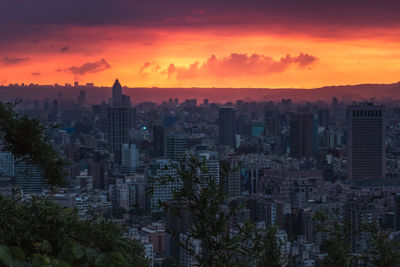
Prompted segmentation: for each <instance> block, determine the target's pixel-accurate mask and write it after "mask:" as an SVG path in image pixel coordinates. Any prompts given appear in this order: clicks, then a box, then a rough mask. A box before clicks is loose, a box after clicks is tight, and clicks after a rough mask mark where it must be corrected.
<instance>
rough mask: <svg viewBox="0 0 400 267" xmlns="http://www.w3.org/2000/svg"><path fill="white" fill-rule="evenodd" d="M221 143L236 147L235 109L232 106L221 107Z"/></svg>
mask: <svg viewBox="0 0 400 267" xmlns="http://www.w3.org/2000/svg"><path fill="white" fill-rule="evenodd" d="M219 143H220V144H221V145H229V146H231V147H232V148H235V145H236V142H235V110H234V109H233V108H232V107H221V108H220V109H219Z"/></svg>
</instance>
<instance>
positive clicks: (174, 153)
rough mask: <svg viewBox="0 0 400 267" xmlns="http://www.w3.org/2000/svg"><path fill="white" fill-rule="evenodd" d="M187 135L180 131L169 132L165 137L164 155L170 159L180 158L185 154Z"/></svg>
mask: <svg viewBox="0 0 400 267" xmlns="http://www.w3.org/2000/svg"><path fill="white" fill-rule="evenodd" d="M186 150H187V136H186V135H185V134H180V133H169V134H167V136H166V137H165V156H166V157H167V158H168V159H170V160H180V159H183V158H184V157H185V155H186Z"/></svg>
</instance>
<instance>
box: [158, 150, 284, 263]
mask: <svg viewBox="0 0 400 267" xmlns="http://www.w3.org/2000/svg"><path fill="white" fill-rule="evenodd" d="M169 168H175V169H176V173H177V175H176V176H172V175H169V176H164V177H161V178H157V179H155V180H154V181H153V184H157V185H163V184H166V183H169V182H177V180H179V182H181V183H182V185H183V186H182V187H178V189H176V190H175V191H174V192H173V196H174V197H173V200H171V201H167V202H163V203H160V205H162V206H163V207H164V208H165V210H166V211H167V212H170V213H172V214H173V215H174V216H176V217H177V218H180V219H182V220H188V221H190V226H189V227H188V228H187V229H186V230H185V232H184V233H179V232H172V235H173V236H174V237H175V239H176V240H178V241H179V243H180V247H181V249H182V250H184V251H185V252H186V253H187V254H188V255H190V257H191V258H192V259H193V261H194V262H196V263H197V264H198V265H199V266H284V258H285V257H284V255H283V253H282V249H281V248H282V246H281V245H282V244H281V243H280V241H279V240H278V239H277V238H276V230H277V229H276V228H275V227H271V228H267V229H266V230H263V229H257V227H256V226H255V225H254V224H252V223H251V222H250V221H249V220H246V221H244V222H236V220H235V215H236V213H237V212H240V210H241V209H242V206H240V207H235V205H229V203H228V202H227V196H226V195H225V194H224V191H223V188H224V187H223V183H220V182H219V181H217V180H215V178H214V177H213V176H212V175H211V174H210V172H209V168H208V167H207V164H206V162H205V160H201V159H199V158H196V157H195V156H189V157H188V158H185V159H184V160H182V161H181V162H180V163H179V164H178V165H171V166H170V167H169ZM227 171H228V168H227V167H226V168H225V171H224V173H227ZM185 216H186V217H187V218H183V217H185Z"/></svg>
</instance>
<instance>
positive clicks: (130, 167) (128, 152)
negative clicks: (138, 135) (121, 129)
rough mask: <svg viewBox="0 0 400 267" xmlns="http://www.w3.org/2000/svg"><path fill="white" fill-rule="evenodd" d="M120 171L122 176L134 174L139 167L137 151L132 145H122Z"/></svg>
mask: <svg viewBox="0 0 400 267" xmlns="http://www.w3.org/2000/svg"><path fill="white" fill-rule="evenodd" d="M121 152H122V158H121V159H122V164H121V171H122V173H124V174H134V173H135V172H136V168H137V167H138V166H139V150H138V149H137V148H136V145H134V144H122V151H121Z"/></svg>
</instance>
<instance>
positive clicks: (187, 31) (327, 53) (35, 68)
mask: <svg viewBox="0 0 400 267" xmlns="http://www.w3.org/2000/svg"><path fill="white" fill-rule="evenodd" d="M18 1H22V2H24V1H25V0H18ZM18 1H17V2H18ZM72 2H73V3H72V4H67V3H64V4H65V5H66V6H67V7H69V5H71V6H72V7H73V5H75V4H76V2H75V1H72ZM100 2H101V3H102V4H103V5H105V6H107V4H108V1H106V0H101V1H100ZM178 2H179V1H178ZM206 2H207V1H206ZM289 2H290V3H289V4H288V6H284V7H285V8H286V9H287V10H283V9H282V13H274V12H275V9H278V10H281V9H280V8H282V7H281V6H275V4H269V6H268V5H266V6H265V7H264V6H263V7H262V8H264V9H261V7H260V10H261V11H257V6H256V5H254V6H252V7H251V8H246V9H243V15H241V13H240V12H242V11H241V8H242V6H241V4H239V3H236V2H235V5H232V6H230V7H229V10H225V7H220V6H218V5H216V4H215V6H212V5H214V4H211V2H209V3H206V4H208V5H211V6H212V8H209V9H207V8H204V6H202V8H196V6H190V4H188V6H187V7H186V8H182V10H180V9H178V10H177V11H175V10H174V9H173V7H174V6H176V3H175V5H174V4H171V5H172V6H171V7H169V8H167V9H166V11H165V14H164V13H161V11H158V13H157V14H154V16H153V14H152V13H151V11H152V10H151V8H150V7H148V6H145V5H144V6H139V7H138V6H135V7H133V6H131V5H130V4H128V2H126V1H121V3H122V4H121V7H112V8H119V9H118V10H119V11H120V12H122V11H121V10H122V9H123V8H124V7H125V8H128V7H129V8H137V9H138V10H139V11H140V10H143V12H147V13H144V15H143V17H139V18H133V16H132V17H131V16H130V15H129V14H125V13H123V18H120V17H118V16H115V17H113V16H111V15H110V17H108V15H104V14H103V13H101V12H100V11H98V12H100V13H99V14H98V16H100V15H102V16H103V17H100V18H99V17H95V15H93V16H92V17H87V18H85V16H89V15H90V14H89V15H87V14H77V15H76V18H75V19H76V21H72V20H73V18H72V19H71V21H69V18H63V20H61V21H58V20H57V19H55V18H54V17H52V16H49V17H46V15H43V16H44V18H43V21H39V22H38V21H37V19H36V18H29V17H28V18H27V22H24V21H23V18H21V19H20V21H11V22H10V21H9V22H8V23H6V24H5V26H1V27H0V85H1V84H2V85H8V84H10V83H19V84H21V83H25V84H30V83H34V84H36V83H37V84H55V83H58V84H64V83H66V82H67V83H73V82H75V81H77V82H79V83H81V84H82V83H83V84H85V83H94V84H95V85H97V86H111V85H112V83H113V81H114V80H115V78H119V79H120V80H121V82H122V83H123V85H125V86H128V87H161V88H162V87H166V88H180V87H182V88H187V87H207V88H212V87H224V88H318V87H323V86H331V85H348V84H367V83H395V82H397V81H399V80H400V79H399V78H398V76H399V75H398V73H399V71H400V38H399V37H398V36H400V35H399V33H400V30H399V27H398V26H399V25H400V21H398V19H397V17H395V16H394V15H393V14H392V13H393V12H394V11H393V12H392V11H391V10H390V7H387V8H386V9H384V10H383V11H382V12H383V13H384V12H386V13H384V14H385V17H387V18H386V19H382V16H378V15H376V16H375V17H374V15H373V14H374V13H371V12H372V11H373V9H374V8H376V7H375V6H373V4H371V3H372V2H373V1H366V2H367V4H366V7H364V8H363V9H362V10H361V11H357V8H359V6H357V5H355V4H354V5H351V4H346V2H345V1H339V2H338V4H337V6H335V8H333V6H327V7H325V6H324V7H321V6H318V5H317V4H316V2H315V1H310V2H309V3H308V6H307V7H309V8H311V10H307V9H301V7H298V6H296V4H295V1H289ZM8 4H10V3H8ZM206 4H205V5H206ZM290 4H291V6H290ZM359 4H360V5H362V3H361V2H360V3H359ZM391 4H392V5H395V6H396V7H397V4H396V3H395V2H393V3H392V2H391ZM10 5H11V4H10ZM124 5H125V6H124ZM159 5H162V4H160V3H159ZM236 5H237V6H236ZM332 5H334V4H332ZM346 5H347V6H346ZM293 6H294V7H293ZM72 7H71V8H72ZM243 7H245V5H244V4H243ZM341 7H343V8H347V9H344V11H343V10H340V8H341ZM38 8H43V7H38ZM312 8H314V9H312ZM329 8H331V9H332V8H333V9H332V10H329ZM171 10H172V11H171ZM139 11H138V12H139ZM38 12H39V11H38ZM40 12H42V11H40ZM96 12H97V11H96ZM263 12H265V14H264V13H263ZM335 12H336V13H335ZM341 12H342V13H341ZM352 12H359V14H358V13H357V14H356V13H354V14H352ZM3 13H4V12H3ZM11 13H12V9H11ZM0 15H3V16H5V15H7V14H5V13H4V14H0ZM156 15H157V16H158V17H157V16H156ZM335 15H337V16H338V18H337V19H336V20H335ZM352 15H353V17H354V18H353V17H352ZM9 17H11V15H10V16H9ZM339 18H340V19H339ZM3 19H4V18H3ZM379 19H380V20H379ZM4 20H5V19H4ZM9 20H12V19H11V18H9ZM30 20H31V21H30ZM92 20H93V21H92ZM103 20H104V21H103ZM24 23H25V24H24ZM22 26H26V27H28V29H27V30H24V31H20V33H18V34H17V33H15V32H18V31H17V30H18V29H20V28H22Z"/></svg>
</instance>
